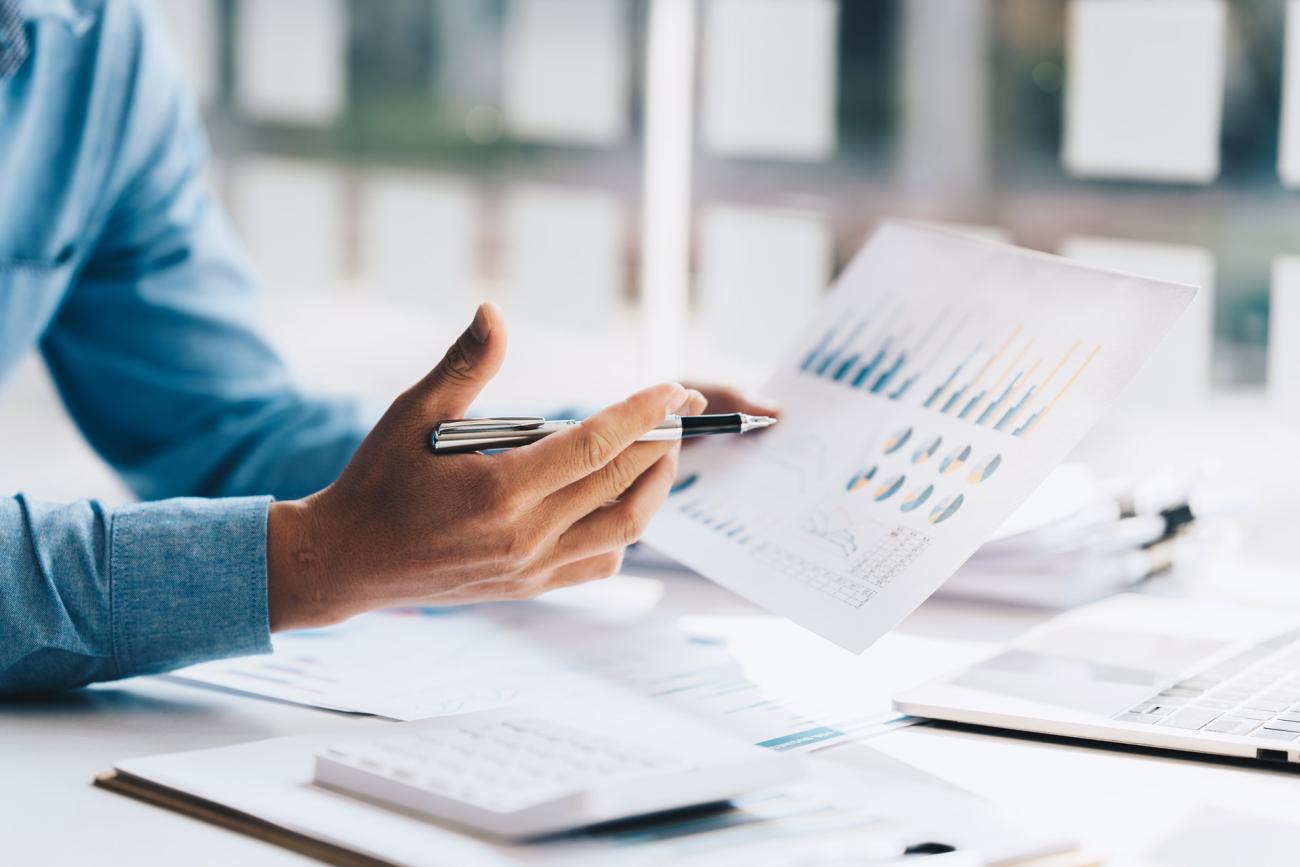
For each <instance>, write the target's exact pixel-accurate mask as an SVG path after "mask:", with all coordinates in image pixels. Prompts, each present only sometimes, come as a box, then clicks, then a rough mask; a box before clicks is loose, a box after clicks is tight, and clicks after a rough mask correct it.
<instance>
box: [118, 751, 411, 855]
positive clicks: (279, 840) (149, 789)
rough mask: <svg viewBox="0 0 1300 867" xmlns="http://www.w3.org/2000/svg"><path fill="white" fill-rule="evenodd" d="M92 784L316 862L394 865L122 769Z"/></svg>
mask: <svg viewBox="0 0 1300 867" xmlns="http://www.w3.org/2000/svg"><path fill="white" fill-rule="evenodd" d="M94 785H95V786H96V787H97V788H100V789H106V790H108V791H110V792H117V793H118V794H119V795H126V796H127V797H128V798H134V799H135V800H137V801H143V802H145V803H146V804H152V805H154V806H155V807H163V808H164V809H167V810H171V811H172V812H174V813H180V814H181V815H183V816H189V817H190V818H192V819H199V820H201V821H204V822H208V823H210V824H212V825H216V826H218V827H220V828H225V829H226V830H228V831H235V832H238V833H240V834H243V835H245V836H247V837H252V838H254V839H256V840H261V841H262V842H264V843H270V844H272V845H274V846H279V847H280V848H282V849H288V850H289V851H290V852H295V853H297V854H299V855H306V856H307V857H308V858H315V859H316V860H317V861H320V862H322V863H324V864H330V865H334V867H395V865H394V864H393V863H392V862H390V861H381V860H380V859H378V858H372V857H371V856H369V855H362V854H361V853H359V852H353V851H352V850H351V849H345V848H343V847H342V846H335V845H333V844H332V843H324V842H322V841H320V840H317V839H316V838H314V837H309V836H307V835H306V834H299V833H297V832H296V831H289V830H286V829H284V828H281V827H280V826H279V825H273V824H271V823H270V822H267V821H264V820H262V819H258V818H256V817H254V816H250V815H248V814H247V813H241V812H239V811H238V810H232V809H230V808H229V807H223V806H221V805H220V804H215V803H213V802H211V801H205V800H203V799H201V798H195V797H193V796H192V795H186V794H184V793H182V792H177V791H175V790H174V789H169V788H167V787H165V786H160V785H157V784H156V783H151V782H149V781H148V780H142V779H140V778H139V777H133V776H131V775H130V774H124V773H122V772H121V771H105V772H104V773H102V774H96V775H95V782H94Z"/></svg>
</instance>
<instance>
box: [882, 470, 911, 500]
mask: <svg viewBox="0 0 1300 867" xmlns="http://www.w3.org/2000/svg"><path fill="white" fill-rule="evenodd" d="M905 481H907V477H906V476H901V475H899V476H891V477H890V478H888V479H885V481H883V482H881V483H880V487H878V488H876V494H875V500H876V502H877V503H879V502H880V501H881V500H888V499H889V498H890V497H892V496H894V494H896V493H898V489H899V488H901V487H903V482H905Z"/></svg>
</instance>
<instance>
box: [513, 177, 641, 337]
mask: <svg viewBox="0 0 1300 867" xmlns="http://www.w3.org/2000/svg"><path fill="white" fill-rule="evenodd" d="M502 211H503V213H502V235H503V238H502V241H503V245H504V248H503V250H502V256H501V260H502V261H501V269H502V272H503V273H502V284H503V285H502V289H503V290H504V295H505V300H506V302H507V305H508V307H509V309H510V310H511V311H512V312H514V313H517V314H522V315H523V316H524V318H531V319H534V320H537V321H544V322H558V323H563V324H565V325H567V326H570V327H573V326H578V327H594V328H599V327H602V326H608V325H609V324H610V321H611V320H612V319H613V317H615V316H616V315H617V314H618V313H620V312H621V311H623V310H624V309H625V304H624V302H623V290H624V287H625V286H626V284H627V280H626V268H625V259H624V251H625V244H626V236H625V234H624V232H625V230H626V226H625V222H624V221H625V212H624V210H623V207H622V205H621V204H620V202H619V200H618V199H617V198H616V197H615V196H613V195H611V194H609V193H604V192H600V191H598V190H589V189H582V188H578V187H556V186H549V185H540V184H526V185H520V186H518V187H515V188H514V189H512V190H510V191H509V192H508V193H507V194H506V196H505V200H504V202H503V204H502Z"/></svg>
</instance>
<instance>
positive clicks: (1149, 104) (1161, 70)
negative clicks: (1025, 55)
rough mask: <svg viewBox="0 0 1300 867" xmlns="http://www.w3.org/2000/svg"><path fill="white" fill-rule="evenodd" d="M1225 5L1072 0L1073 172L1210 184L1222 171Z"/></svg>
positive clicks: (1069, 135) (1068, 151)
mask: <svg viewBox="0 0 1300 867" xmlns="http://www.w3.org/2000/svg"><path fill="white" fill-rule="evenodd" d="M1227 21H1228V11H1227V7H1226V5H1225V4H1224V3H1223V2H1222V0H1071V2H1070V9H1069V20H1068V24H1067V30H1068V34H1067V35H1068V40H1069V42H1068V50H1067V52H1066V88H1065V151H1064V159H1065V165H1066V168H1068V169H1069V170H1070V171H1071V172H1073V173H1074V174H1077V175H1082V176H1087V177H1108V178H1135V179H1147V180H1158V181H1191V182H1197V183H1209V182H1210V181H1212V180H1213V179H1214V178H1215V176H1216V175H1218V173H1219V126H1220V118H1221V116H1222V111H1223V80H1224V64H1225V52H1226V50H1227Z"/></svg>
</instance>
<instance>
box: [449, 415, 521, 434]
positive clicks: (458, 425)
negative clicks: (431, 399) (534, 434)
mask: <svg viewBox="0 0 1300 867" xmlns="http://www.w3.org/2000/svg"><path fill="white" fill-rule="evenodd" d="M544 424H546V419H544V418H542V417H541V416H520V417H518V418H457V419H449V420H447V421H440V422H438V424H437V426H436V427H435V428H434V429H433V431H434V434H435V435H437V434H445V433H448V434H449V433H467V434H468V433H502V432H508V431H525V430H535V429H536V428H539V427H541V426H542V425H544Z"/></svg>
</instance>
